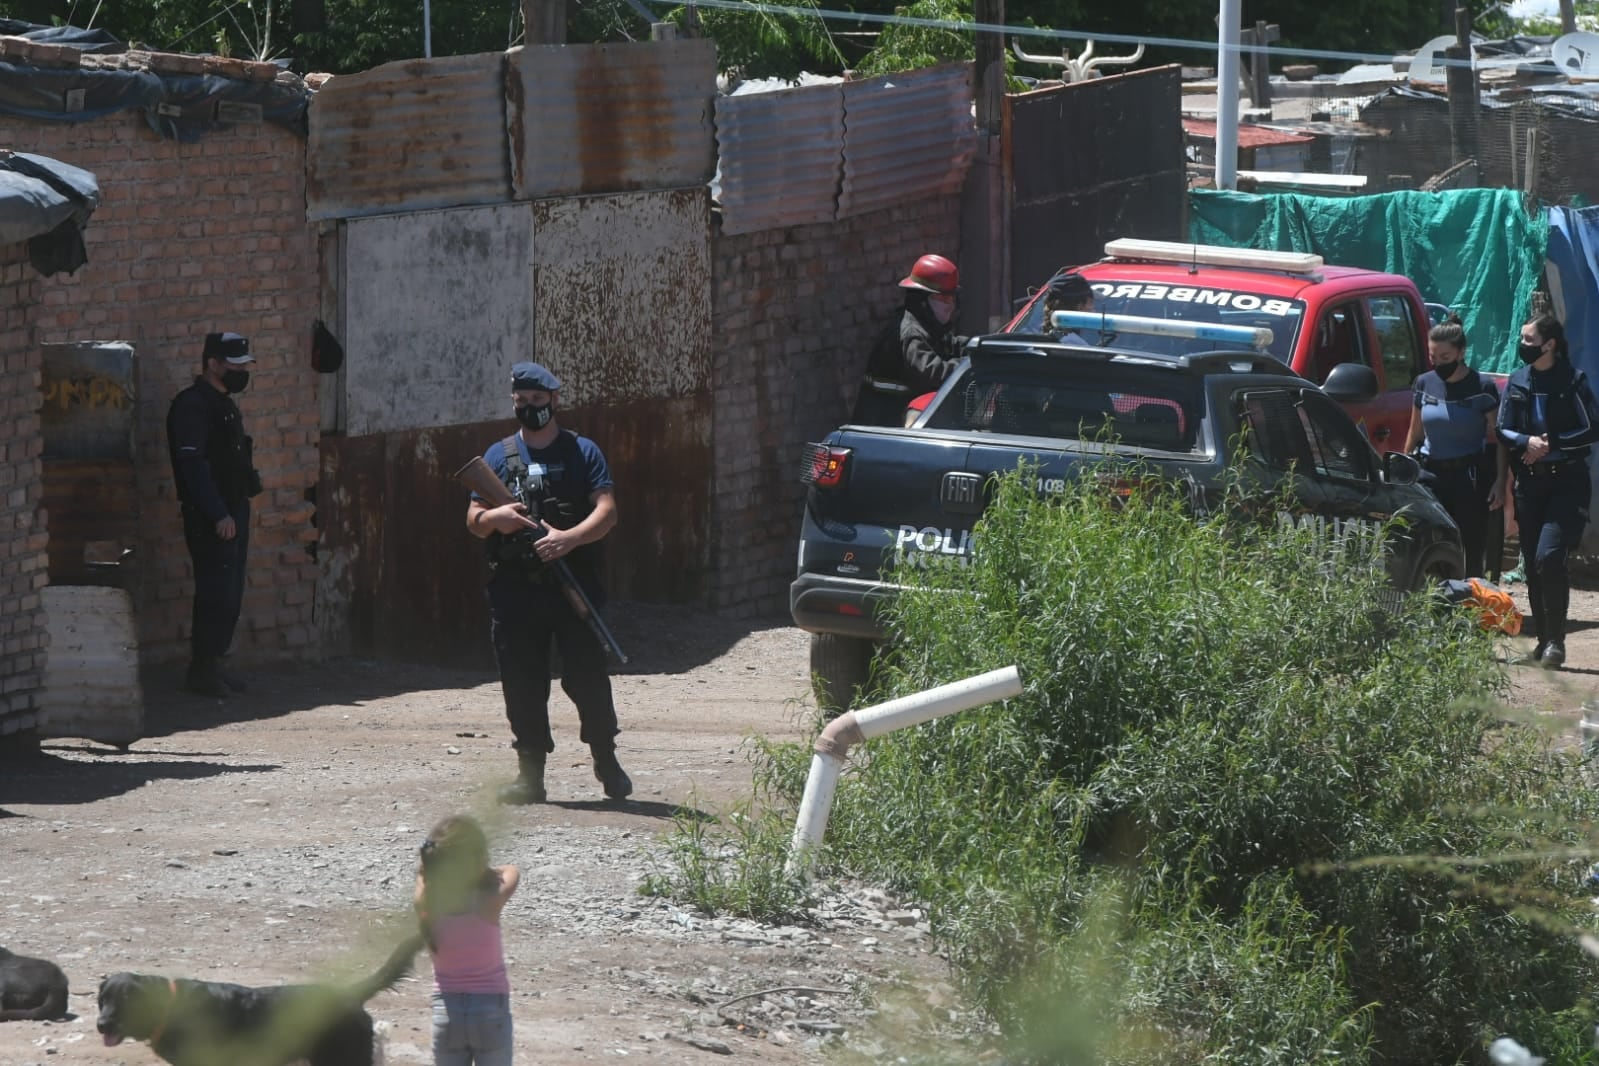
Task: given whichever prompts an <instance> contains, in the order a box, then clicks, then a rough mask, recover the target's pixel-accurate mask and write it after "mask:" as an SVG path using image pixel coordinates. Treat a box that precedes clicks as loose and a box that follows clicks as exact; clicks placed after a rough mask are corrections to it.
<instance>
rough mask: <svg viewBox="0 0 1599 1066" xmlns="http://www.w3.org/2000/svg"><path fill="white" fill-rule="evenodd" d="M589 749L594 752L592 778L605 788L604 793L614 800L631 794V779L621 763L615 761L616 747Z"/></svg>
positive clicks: (625, 797)
mask: <svg viewBox="0 0 1599 1066" xmlns="http://www.w3.org/2000/svg"><path fill="white" fill-rule="evenodd" d="M589 751H591V752H592V753H593V754H594V779H595V780H596V781H598V782H599V783H600V785H601V787H603V788H604V789H605V794H606V795H607V796H609V797H611V798H612V799H614V800H619V799H627V797H629V796H631V795H632V794H633V780H632V779H631V778H630V777H628V776H627V771H626V770H624V769H622V764H621V763H619V762H617V761H616V749H615V748H611V747H606V748H601V747H597V746H594V747H590V748H589Z"/></svg>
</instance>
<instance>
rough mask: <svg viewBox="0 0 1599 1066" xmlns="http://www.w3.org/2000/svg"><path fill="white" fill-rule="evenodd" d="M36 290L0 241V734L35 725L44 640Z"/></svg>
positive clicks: (29, 270)
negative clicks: (41, 591) (40, 593)
mask: <svg viewBox="0 0 1599 1066" xmlns="http://www.w3.org/2000/svg"><path fill="white" fill-rule="evenodd" d="M39 289H40V278H39V275H38V274H36V273H35V272H34V270H33V267H31V266H29V265H28V252H27V246H26V245H21V244H13V245H6V246H4V247H0V603H4V607H3V608H0V734H6V733H12V732H16V731H17V730H20V729H31V728H33V727H34V726H36V725H37V724H38V722H37V716H38V711H39V706H40V696H41V689H42V687H43V677H44V658H45V651H46V647H47V645H48V643H49V640H48V636H47V634H46V630H45V619H44V611H43V610H42V609H41V607H40V601H39V589H40V588H42V587H43V585H44V583H45V574H46V570H45V566H46V561H45V546H46V538H45V532H44V515H43V514H42V513H41V512H40V510H39V499H40V493H41V491H42V484H43V479H42V476H41V468H40V458H39V457H40V455H41V453H42V452H43V450H44V442H43V439H42V438H41V437H40V435H39V399H40V392H39V389H40V380H39V378H40V356H39V349H38V346H37V344H36V343H35V337H34V328H33V315H34V313H35V312H36V310H37V306H36V305H37V303H38V300H39Z"/></svg>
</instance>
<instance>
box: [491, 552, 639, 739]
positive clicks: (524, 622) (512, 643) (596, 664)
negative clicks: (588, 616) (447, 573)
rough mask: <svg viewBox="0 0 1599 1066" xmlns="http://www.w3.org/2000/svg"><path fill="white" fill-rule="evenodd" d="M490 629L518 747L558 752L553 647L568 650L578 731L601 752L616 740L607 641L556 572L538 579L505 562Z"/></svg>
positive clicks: (567, 687) (494, 588) (565, 669)
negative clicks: (552, 692) (566, 592)
mask: <svg viewBox="0 0 1599 1066" xmlns="http://www.w3.org/2000/svg"><path fill="white" fill-rule="evenodd" d="M489 615H490V619H491V625H490V631H491V634H492V636H493V640H494V657H495V660H496V661H497V662H498V663H499V667H500V688H501V689H502V690H503V692H504V695H505V717H506V719H507V720H508V721H509V722H510V723H511V736H512V737H513V738H515V740H514V747H515V748H516V749H517V750H518V751H528V752H545V753H548V752H552V751H554V750H555V738H554V737H553V736H552V735H551V733H550V674H551V672H552V669H551V667H552V658H551V654H550V653H551V650H552V648H559V649H560V652H561V689H562V690H563V691H564V692H565V693H566V694H567V696H568V697H570V698H571V700H572V702H573V703H574V704H576V706H577V716H578V721H579V723H580V732H579V737H580V739H581V740H582V741H583V743H585V744H587V745H589V747H590V748H593V749H595V750H598V751H608V750H611V749H613V748H614V747H615V746H616V734H617V733H619V732H620V731H621V730H620V729H619V728H618V727H617V724H616V705H615V704H614V703H613V702H612V701H611V673H610V667H609V664H607V663H606V661H605V647H604V646H603V645H602V644H601V643H600V640H599V638H598V637H596V636H595V635H594V634H593V632H592V631H591V630H590V629H589V627H588V625H587V623H585V622H584V621H583V620H582V619H581V618H579V617H578V616H577V613H576V612H575V611H573V610H572V607H571V604H569V603H567V601H566V597H565V596H563V595H562V594H561V590H560V587H559V586H558V585H557V584H556V582H555V579H554V578H553V576H551V577H547V578H546V579H544V580H542V581H536V580H532V579H530V578H529V577H527V576H526V575H524V574H521V573H519V572H516V571H515V570H514V569H511V568H510V567H509V566H507V565H504V564H502V566H501V567H500V572H499V573H496V574H495V575H494V577H493V578H492V579H491V580H490V582H489Z"/></svg>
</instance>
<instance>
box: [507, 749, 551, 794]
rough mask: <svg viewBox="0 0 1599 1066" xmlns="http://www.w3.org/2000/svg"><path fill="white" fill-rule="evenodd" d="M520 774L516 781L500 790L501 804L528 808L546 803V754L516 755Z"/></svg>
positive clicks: (519, 753) (522, 752)
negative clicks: (535, 804) (534, 804)
mask: <svg viewBox="0 0 1599 1066" xmlns="http://www.w3.org/2000/svg"><path fill="white" fill-rule="evenodd" d="M516 764H517V768H518V772H517V775H516V780H515V781H512V782H511V783H510V784H509V785H506V786H504V787H503V788H501V789H500V793H499V800H500V802H501V803H506V804H510V805H513V806H518V807H522V806H526V805H527V804H529V803H543V802H544V753H543V752H542V751H519V752H517V753H516Z"/></svg>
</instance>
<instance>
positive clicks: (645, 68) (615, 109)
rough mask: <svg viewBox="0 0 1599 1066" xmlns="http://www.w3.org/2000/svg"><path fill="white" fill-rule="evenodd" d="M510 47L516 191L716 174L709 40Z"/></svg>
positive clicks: (536, 193)
mask: <svg viewBox="0 0 1599 1066" xmlns="http://www.w3.org/2000/svg"><path fill="white" fill-rule="evenodd" d="M509 56H510V60H509V61H510V71H509V73H508V75H507V79H506V85H507V87H508V89H509V91H510V94H511V100H510V106H509V109H508V113H507V115H506V121H507V128H508V130H509V131H510V138H511V147H510V154H511V184H512V187H513V188H514V190H515V192H514V195H515V197H516V198H517V199H519V200H533V199H538V198H541V197H550V196H569V195H573V194H577V193H596V192H623V191H627V190H631V189H668V188H675V187H679V186H685V185H702V184H704V183H705V182H708V181H710V180H711V173H712V171H713V169H714V168H715V165H716V148H715V143H714V140H713V138H712V121H711V108H712V101H713V99H714V97H715V96H716V46H715V44H714V43H713V42H711V41H708V40H681V41H655V42H652V43H650V44H647V45H640V44H590V45H533V46H530V47H527V48H514V49H512V50H511V52H510V53H509Z"/></svg>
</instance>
